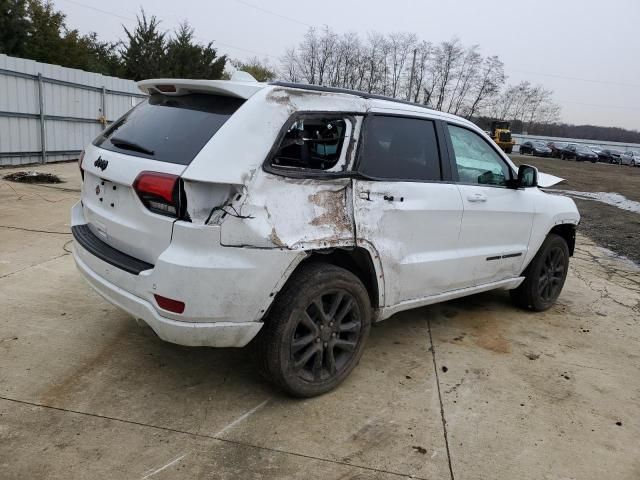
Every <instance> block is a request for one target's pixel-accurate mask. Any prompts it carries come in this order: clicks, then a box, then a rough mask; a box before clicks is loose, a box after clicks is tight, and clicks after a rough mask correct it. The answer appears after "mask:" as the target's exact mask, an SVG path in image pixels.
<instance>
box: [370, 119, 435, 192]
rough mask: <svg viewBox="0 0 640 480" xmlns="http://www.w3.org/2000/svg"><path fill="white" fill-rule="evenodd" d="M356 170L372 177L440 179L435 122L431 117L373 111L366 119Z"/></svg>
mask: <svg viewBox="0 0 640 480" xmlns="http://www.w3.org/2000/svg"><path fill="white" fill-rule="evenodd" d="M359 162H360V163H359V165H360V167H359V171H360V173H362V174H363V175H366V176H367V177H371V178H379V179H390V180H440V179H441V175H440V155H439V153H438V143H437V140H436V130H435V125H434V124H433V122H432V121H430V120H419V119H414V118H403V117H385V116H379V115H375V116H372V117H370V118H369V119H367V122H366V126H365V132H364V135H363V137H362V147H361V151H360V160H359Z"/></svg>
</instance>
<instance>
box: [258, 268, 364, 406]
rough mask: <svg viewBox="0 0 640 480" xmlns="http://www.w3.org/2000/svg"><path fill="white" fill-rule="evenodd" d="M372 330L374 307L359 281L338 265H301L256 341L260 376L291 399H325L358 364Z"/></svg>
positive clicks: (275, 302) (278, 298) (272, 309)
mask: <svg viewBox="0 0 640 480" xmlns="http://www.w3.org/2000/svg"><path fill="white" fill-rule="evenodd" d="M370 326H371V302H370V300H369V295H368V293H367V290H366V288H365V286H364V285H363V284H362V282H361V281H360V279H359V278H358V277H356V276H355V275H354V274H352V273H351V272H349V271H348V270H345V269H343V268H340V267H336V266H335V265H330V264H325V263H310V264H308V265H303V266H302V267H301V268H300V269H299V270H297V271H296V272H295V273H294V274H293V275H292V276H291V278H290V279H289V281H288V282H287V284H286V285H285V287H284V288H283V289H282V290H281V291H280V292H279V293H278V296H277V297H276V299H275V300H274V303H273V306H272V308H271V311H270V313H269V315H268V318H267V319H266V321H265V325H264V327H263V328H262V330H261V331H260V333H259V334H258V337H257V338H256V350H257V354H258V355H257V356H258V361H259V362H260V367H261V370H262V373H263V374H264V376H265V377H266V378H267V379H268V380H270V381H271V382H273V383H275V384H276V385H278V386H279V387H281V388H282V389H283V390H285V391H286V392H288V393H289V394H291V395H293V396H296V397H315V396H317V395H322V394H323V393H326V392H328V391H330V390H333V389H334V388H335V387H337V386H338V385H339V384H340V383H342V381H343V380H344V379H345V378H346V377H347V376H348V375H349V374H350V373H351V371H352V370H353V369H354V368H355V366H356V365H357V364H358V362H359V361H360V357H361V356H362V353H363V350H364V345H365V342H366V340H367V337H368V336H369V329H370Z"/></svg>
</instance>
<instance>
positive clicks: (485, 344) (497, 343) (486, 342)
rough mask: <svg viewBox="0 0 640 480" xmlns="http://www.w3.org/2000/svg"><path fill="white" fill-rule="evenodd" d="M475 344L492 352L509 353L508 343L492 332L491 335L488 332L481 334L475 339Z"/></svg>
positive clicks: (498, 334)
mask: <svg viewBox="0 0 640 480" xmlns="http://www.w3.org/2000/svg"><path fill="white" fill-rule="evenodd" d="M475 342H476V345H478V346H479V347H482V348H485V349H487V350H491V351H492V352H496V353H510V352H511V345H510V344H509V341H508V340H507V339H506V338H504V337H503V336H502V335H500V333H497V332H494V333H493V334H490V333H489V332H487V333H485V334H482V335H480V336H479V337H478V338H476V341H475Z"/></svg>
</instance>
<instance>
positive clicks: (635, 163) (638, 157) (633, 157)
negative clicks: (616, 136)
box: [620, 151, 640, 167]
mask: <svg viewBox="0 0 640 480" xmlns="http://www.w3.org/2000/svg"><path fill="white" fill-rule="evenodd" d="M620 164H622V165H631V166H632V167H640V153H638V152H632V151H628V152H624V153H623V154H622V155H620Z"/></svg>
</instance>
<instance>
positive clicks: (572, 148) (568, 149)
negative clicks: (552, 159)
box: [559, 143, 578, 160]
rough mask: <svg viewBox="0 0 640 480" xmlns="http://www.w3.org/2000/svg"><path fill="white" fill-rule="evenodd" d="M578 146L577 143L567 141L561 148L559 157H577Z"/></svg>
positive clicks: (565, 158)
mask: <svg viewBox="0 0 640 480" xmlns="http://www.w3.org/2000/svg"><path fill="white" fill-rule="evenodd" d="M576 148H578V145H577V144H576V143H565V144H564V147H563V148H561V149H559V157H560V158H561V159H562V160H567V159H571V158H575V157H576Z"/></svg>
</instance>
